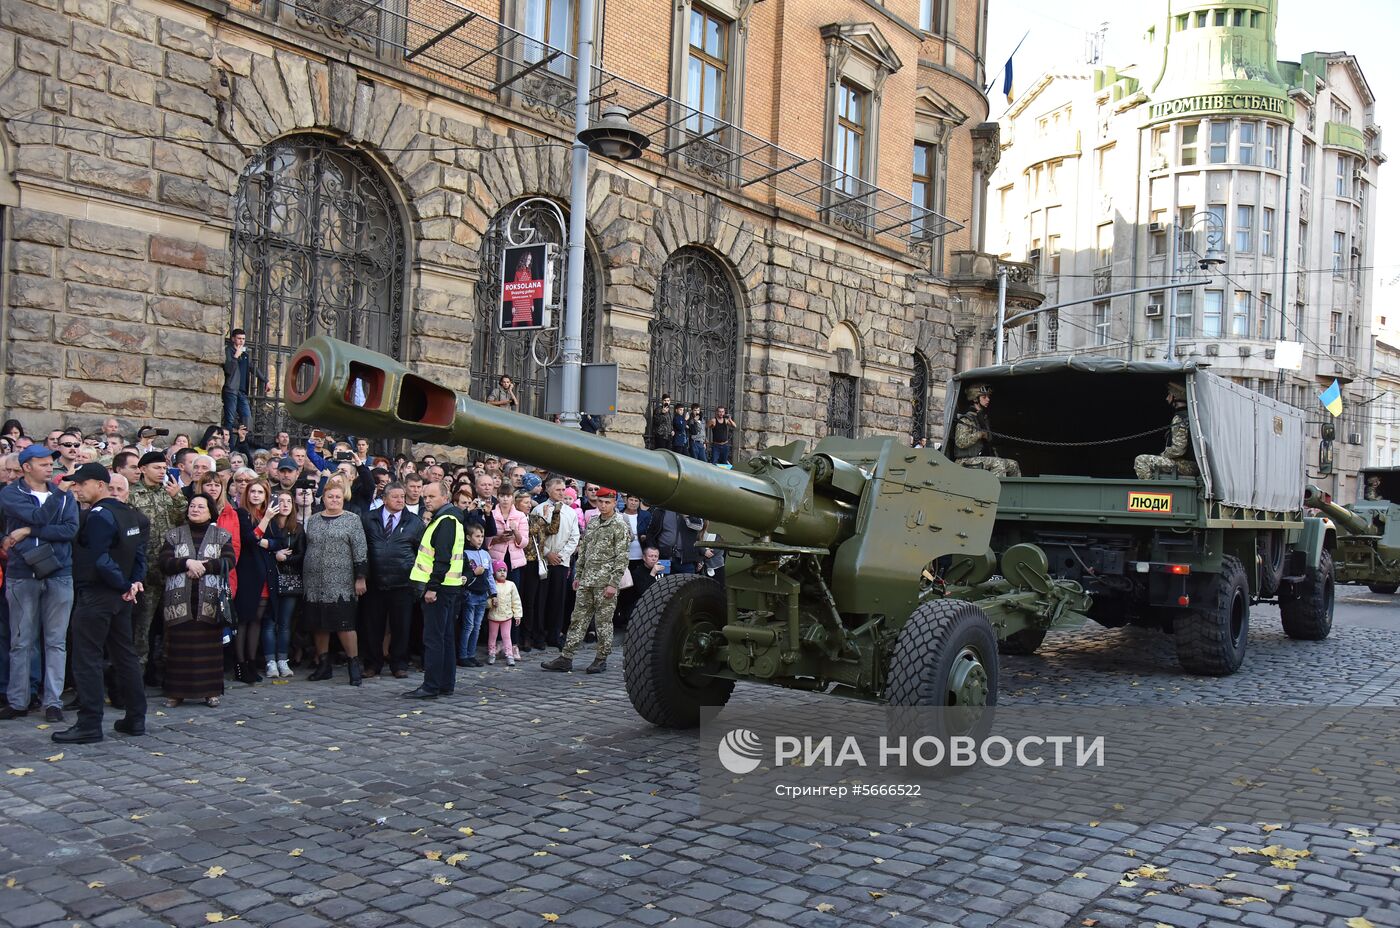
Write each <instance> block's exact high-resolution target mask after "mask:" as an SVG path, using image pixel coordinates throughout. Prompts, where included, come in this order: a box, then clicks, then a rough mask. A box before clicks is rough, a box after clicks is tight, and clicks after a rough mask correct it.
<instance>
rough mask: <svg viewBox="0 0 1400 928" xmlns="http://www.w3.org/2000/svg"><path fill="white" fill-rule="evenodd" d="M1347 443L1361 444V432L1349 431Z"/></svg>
mask: <svg viewBox="0 0 1400 928" xmlns="http://www.w3.org/2000/svg"><path fill="white" fill-rule="evenodd" d="M1347 444H1349V445H1359V444H1361V433H1360V432H1351V433H1349V434H1348V435H1347Z"/></svg>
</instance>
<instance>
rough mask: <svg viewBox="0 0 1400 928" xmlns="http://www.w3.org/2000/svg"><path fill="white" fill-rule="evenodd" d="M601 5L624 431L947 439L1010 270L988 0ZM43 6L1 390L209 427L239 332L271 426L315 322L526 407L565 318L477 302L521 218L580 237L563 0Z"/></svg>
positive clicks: (11, 122)
mask: <svg viewBox="0 0 1400 928" xmlns="http://www.w3.org/2000/svg"><path fill="white" fill-rule="evenodd" d="M600 6H601V7H602V9H603V10H604V12H603V14H602V15H601V17H600V19H599V22H598V25H597V28H596V30H595V39H596V42H597V48H598V49H600V50H601V61H600V64H601V67H600V69H599V70H598V71H597V73H596V76H595V80H594V81H593V87H592V90H593V92H592V99H593V111H594V117H595V119H596V118H597V116H598V115H599V110H600V109H601V108H602V107H605V106H607V107H612V106H620V107H623V108H624V109H626V110H627V111H628V112H629V113H630V114H631V119H632V122H633V124H634V125H635V126H636V127H637V128H638V129H639V130H640V131H642V132H643V133H645V134H646V135H647V137H648V139H649V142H650V145H649V147H648V149H647V151H646V153H645V154H644V156H643V157H642V158H641V159H640V160H638V161H635V162H632V163H628V164H614V163H607V162H604V161H603V160H601V159H599V158H596V157H595V158H593V159H592V167H591V171H592V173H591V176H590V179H589V184H588V207H587V208H588V216H587V225H588V246H587V260H588V263H587V265H586V269H585V307H584V351H585V360H586V361H612V362H615V363H617V364H618V366H619V368H620V404H619V414H618V415H617V416H616V417H615V420H614V421H613V422H612V424H611V425H612V432H613V434H614V435H617V436H621V437H626V438H628V439H629V440H633V441H639V440H640V436H641V434H642V431H643V428H644V425H643V422H644V415H643V414H644V412H645V410H646V409H647V407H648V405H649V398H653V397H656V396H658V395H660V394H661V393H662V392H670V393H671V394H673V395H674V396H675V397H676V398H677V399H678V400H682V401H686V402H699V403H702V404H703V405H704V406H705V408H706V411H707V412H709V411H712V409H713V407H714V406H716V405H720V404H723V405H728V406H729V407H730V408H731V409H733V410H735V411H736V412H737V414H738V416H739V419H740V426H741V429H742V435H743V438H742V446H743V447H744V448H747V449H753V448H756V447H763V446H766V445H770V444H776V443H780V442H785V441H788V440H791V439H793V438H799V437H806V438H812V437H816V436H820V435H822V434H826V433H828V432H834V433H844V434H851V435H855V434H869V433H873V432H886V433H894V434H902V435H906V436H907V435H911V434H921V433H925V432H927V431H928V428H929V423H931V422H934V421H936V420H937V409H936V407H937V405H938V404H939V403H941V396H940V390H939V388H938V387H936V386H934V385H935V384H938V383H941V379H942V376H943V375H945V374H946V373H948V372H949V371H950V369H952V367H953V366H954V365H955V364H956V363H957V358H958V356H959V354H958V350H959V342H958V339H959V337H960V336H959V334H958V332H957V331H955V323H956V322H957V318H955V316H956V315H957V312H959V311H961V310H959V308H960V307H962V308H965V307H969V306H972V305H980V306H985V305H987V303H988V301H989V300H991V299H992V296H993V292H994V287H995V283H994V279H993V278H994V276H995V262H993V261H991V260H990V259H988V258H987V257H986V256H980V257H979V256H978V254H977V253H976V244H977V242H978V239H979V235H980V231H981V229H980V210H981V208H982V206H983V203H984V200H983V197H982V194H981V190H982V185H983V184H984V182H985V177H986V175H987V174H988V173H990V171H991V169H992V167H993V166H994V165H995V159H996V152H997V148H996V127H995V126H994V125H993V126H984V127H982V129H980V130H979V129H978V126H979V124H981V123H983V121H984V120H985V119H986V102H985V100H984V98H983V97H982V95H981V93H980V88H981V85H982V82H983V81H984V79H985V68H984V63H983V46H984V38H985V34H986V15H987V5H986V3H985V2H956V0H923V2H922V3H921V2H920V0H891V2H888V3H885V4H871V3H868V2H863V0H834V2H831V3H824V4H796V3H790V2H785V0H774V2H751V0H708V2H706V3H703V4H702V3H700V2H695V0H679V2H677V3H659V2H656V0H614V2H611V3H607V4H605V5H601V4H600ZM54 7H55V5H54V4H51V3H44V2H34V0H6V2H5V3H4V4H3V5H0V39H3V41H0V137H3V140H4V144H3V146H0V207H3V220H4V223H3V233H4V246H5V247H4V253H5V255H6V263H5V266H4V268H3V278H2V279H0V284H2V285H3V286H2V287H0V292H3V300H4V302H3V306H4V313H3V321H0V360H3V372H4V398H3V402H0V406H3V410H0V412H3V415H5V416H14V417H17V418H19V419H21V420H22V421H23V422H24V424H25V425H26V427H27V428H28V429H29V431H30V432H31V433H39V432H42V431H43V430H44V429H45V428H47V427H49V426H52V425H55V424H58V423H61V422H79V423H86V422H91V421H95V420H96V419H98V418H100V417H103V416H106V415H109V414H111V415H116V416H118V417H119V418H120V419H121V420H122V421H123V423H124V424H125V427H126V428H127V429H128V430H131V429H132V428H133V427H134V426H135V425H136V424H138V423H145V422H153V423H156V424H158V425H164V426H168V427H171V428H173V429H176V430H188V429H191V428H193V427H197V426H199V425H200V424H203V423H207V422H211V421H214V420H216V419H217V418H218V416H219V411H220V410H219V391H220V385H221V371H220V367H219V364H220V362H221V360H222V356H223V337H224V335H225V334H226V333H227V332H228V330H229V329H231V328H232V327H234V326H241V327H242V328H244V329H246V330H247V331H248V333H249V340H250V344H251V346H252V351H253V358H254V360H255V361H256V362H257V366H258V369H259V372H260V373H261V374H262V375H263V376H265V377H266V378H267V381H268V383H269V385H270V386H269V387H268V389H267V390H266V391H264V390H262V389H261V388H260V389H259V390H258V391H257V393H256V395H255V396H254V398H253V405H254V414H255V420H256V432H257V433H258V434H259V435H261V436H262V437H266V436H268V435H269V434H270V433H271V432H272V431H273V430H274V429H275V428H277V427H279V426H282V425H286V424H288V423H287V421H286V419H285V416H284V414H283V411H282V404H281V401H280V394H281V389H282V386H281V376H282V373H283V366H284V364H285V362H286V361H287V359H288V358H289V357H290V353H291V351H292V350H293V348H294V347H295V346H296V345H297V344H298V343H300V342H301V341H302V340H303V339H304V338H306V337H307V336H309V335H312V334H316V333H328V334H331V335H334V336H337V337H340V338H345V339H349V340H351V341H354V342H357V343H359V344H363V345H366V346H368V347H371V348H374V349H376V350H379V351H382V352H385V353H388V354H391V355H394V356H396V357H398V358H401V359H403V360H405V361H407V362H408V363H409V364H410V365H411V366H412V367H413V368H414V369H415V370H417V371H418V372H420V373H422V374H424V375H426V376H429V377H432V378H435V379H436V380H438V381H440V382H442V383H444V384H445V385H447V386H449V387H452V388H455V389H459V390H469V391H470V392H471V393H472V394H473V395H475V396H478V397H481V396H484V394H485V392H486V391H487V389H488V388H489V385H491V384H492V383H494V381H495V379H496V377H497V376H498V375H500V374H502V373H509V374H512V375H514V377H515V378H516V380H517V381H518V382H521V383H522V384H523V388H524V397H523V405H524V407H525V409H526V411H529V412H532V413H535V414H542V412H543V407H542V396H543V368H542V366H541V362H542V361H543V362H547V361H549V360H550V359H551V358H552V357H554V356H556V354H557V352H556V347H555V346H556V345H557V341H558V339H557V336H556V335H555V333H552V332H549V331H546V332H544V333H542V334H541V335H540V336H539V337H536V336H534V335H533V334H530V335H521V334H520V333H510V332H506V333H502V332H501V331H499V329H498V327H497V326H496V325H495V324H494V323H493V319H494V318H495V315H496V308H497V306H498V303H499V291H500V264H501V251H502V247H503V244H504V241H505V238H506V236H505V235H504V234H503V233H504V230H505V229H506V227H507V225H508V224H511V223H513V224H514V231H515V233H516V234H517V236H518V237H524V238H531V237H533V238H535V239H536V240H548V241H552V242H555V243H556V244H558V243H560V242H561V241H562V230H561V228H560V219H561V218H565V219H566V218H567V207H568V204H567V197H568V190H569V143H570V142H571V140H572V128H573V100H574V82H573V75H574V58H573V49H574V47H575V33H576V31H577V30H576V26H577V22H578V9H577V8H576V5H575V3H573V2H571V0H490V2H480V0H471V2H467V3H456V2H449V0H379V2H374V3H366V2H362V0H230V2H212V0H139V2H136V3H122V2H109V0H77V2H74V3H70V4H66V5H65V6H64V7H63V9H62V10H59V9H56V8H54ZM595 60H597V59H595ZM979 133H980V134H979ZM945 217H951V218H945ZM559 251H560V252H562V249H560V250H559ZM561 260H562V259H557V260H556V266H555V268H554V270H555V275H554V276H555V280H556V284H555V287H556V290H559V289H561V288H562V281H563V280H564V277H565V274H564V272H563V271H564V269H563V267H562V266H561V265H560V264H559V263H558V261H561ZM559 316H560V314H559V313H558V312H556V313H555V319H556V320H558V318H559ZM962 337H963V338H964V341H968V342H969V344H970V343H971V342H975V341H976V340H978V339H985V332H971V331H964V332H963V335H962ZM973 350H974V348H973V347H968V348H967V349H966V350H965V351H964V354H969V353H971V352H972V351H973Z"/></svg>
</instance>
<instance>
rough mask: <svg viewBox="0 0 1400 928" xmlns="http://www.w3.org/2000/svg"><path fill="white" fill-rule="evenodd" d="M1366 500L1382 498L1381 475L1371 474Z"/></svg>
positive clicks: (1368, 480)
mask: <svg viewBox="0 0 1400 928" xmlns="http://www.w3.org/2000/svg"><path fill="white" fill-rule="evenodd" d="M1363 498H1364V499H1371V500H1379V499H1380V498H1381V478H1380V475H1379V474H1371V475H1370V476H1368V477H1367V478H1366V492H1365V494H1363Z"/></svg>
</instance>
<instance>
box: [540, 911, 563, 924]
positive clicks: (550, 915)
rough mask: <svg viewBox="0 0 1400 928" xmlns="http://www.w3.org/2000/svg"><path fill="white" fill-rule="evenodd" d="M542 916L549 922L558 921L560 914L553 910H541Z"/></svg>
mask: <svg viewBox="0 0 1400 928" xmlns="http://www.w3.org/2000/svg"><path fill="white" fill-rule="evenodd" d="M540 918H542V919H544V920H545V921H547V922H557V921H559V916H558V915H555V914H554V913H553V912H541V913H540Z"/></svg>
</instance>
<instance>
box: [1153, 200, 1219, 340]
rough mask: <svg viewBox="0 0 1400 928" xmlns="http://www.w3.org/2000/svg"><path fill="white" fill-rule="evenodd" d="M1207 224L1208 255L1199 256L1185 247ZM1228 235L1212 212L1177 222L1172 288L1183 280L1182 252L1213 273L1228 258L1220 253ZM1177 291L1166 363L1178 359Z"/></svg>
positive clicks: (1170, 299) (1171, 297) (1171, 303)
mask: <svg viewBox="0 0 1400 928" xmlns="http://www.w3.org/2000/svg"><path fill="white" fill-rule="evenodd" d="M1201 223H1204V225H1205V230H1206V253H1205V254H1204V255H1202V254H1200V253H1198V252H1197V251H1196V249H1195V248H1194V247H1192V246H1190V245H1186V244H1185V238H1186V236H1187V235H1191V234H1194V233H1195V231H1196V226H1197V225H1198V224H1201ZM1224 235H1225V228H1224V227H1223V226H1222V225H1221V224H1220V222H1219V221H1218V220H1216V218H1215V215H1214V214H1213V213H1211V212H1210V211H1209V210H1202V211H1201V212H1199V213H1196V214H1195V215H1193V216H1191V217H1190V218H1188V219H1186V220H1185V221H1184V222H1180V221H1179V222H1177V223H1176V224H1174V225H1173V226H1172V250H1171V258H1170V261H1171V268H1172V280H1171V282H1172V283H1173V284H1175V283H1177V282H1178V281H1179V280H1180V278H1181V271H1182V268H1181V266H1180V258H1181V251H1182V249H1183V248H1185V250H1187V251H1189V252H1191V253H1192V254H1194V255H1196V257H1197V258H1198V259H1199V260H1198V261H1197V266H1198V267H1199V268H1200V269H1201V270H1203V271H1207V272H1208V271H1210V270H1212V269H1213V268H1216V267H1219V266H1221V265H1223V264H1224V263H1225V258H1224V256H1223V255H1222V254H1221V251H1220V240H1221V238H1222V237H1223V236H1224ZM1176 290H1177V288H1175V287H1173V288H1171V289H1169V290H1168V293H1167V307H1168V309H1167V360H1168V361H1172V360H1175V358H1176Z"/></svg>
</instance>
